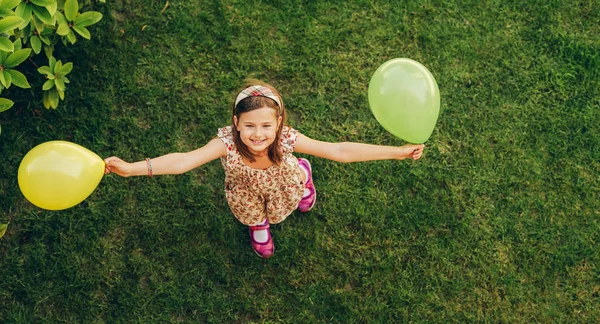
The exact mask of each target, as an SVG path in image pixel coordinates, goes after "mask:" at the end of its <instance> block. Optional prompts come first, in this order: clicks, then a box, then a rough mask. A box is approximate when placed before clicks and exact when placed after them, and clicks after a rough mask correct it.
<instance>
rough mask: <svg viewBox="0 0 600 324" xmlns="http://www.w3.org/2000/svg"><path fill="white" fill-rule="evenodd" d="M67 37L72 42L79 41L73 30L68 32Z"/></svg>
mask: <svg viewBox="0 0 600 324" xmlns="http://www.w3.org/2000/svg"><path fill="white" fill-rule="evenodd" d="M67 39H68V40H69V42H71V44H75V42H76V41H77V37H75V34H74V33H73V31H72V30H71V31H69V33H68V34H67Z"/></svg>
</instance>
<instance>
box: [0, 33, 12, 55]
mask: <svg viewBox="0 0 600 324" xmlns="http://www.w3.org/2000/svg"><path fill="white" fill-rule="evenodd" d="M0 50H3V51H5V52H12V51H14V50H15V45H14V44H13V42H11V41H10V39H8V38H6V37H1V36H0Z"/></svg>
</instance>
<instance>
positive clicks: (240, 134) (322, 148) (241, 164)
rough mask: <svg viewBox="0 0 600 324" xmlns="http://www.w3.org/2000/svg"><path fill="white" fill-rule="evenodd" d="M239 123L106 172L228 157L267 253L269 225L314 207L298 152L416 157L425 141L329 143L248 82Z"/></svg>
mask: <svg viewBox="0 0 600 324" xmlns="http://www.w3.org/2000/svg"><path fill="white" fill-rule="evenodd" d="M232 122H233V124H232V125H231V126H227V127H224V128H220V129H218V132H217V137H215V138H214V139H212V140H211V141H209V142H208V143H207V144H206V145H205V146H203V147H201V148H199V149H196V150H194V151H190V152H187V153H171V154H167V155H163V156H160V157H157V158H153V159H150V158H147V159H146V160H145V161H139V162H135V163H127V162H125V161H123V160H121V159H119V158H118V157H114V156H113V157H109V158H107V159H106V160H105V162H106V169H105V173H106V174H109V173H111V172H112V173H116V174H118V175H120V176H123V177H129V176H139V175H146V174H147V175H148V176H149V177H152V176H153V175H159V174H181V173H184V172H187V171H189V170H192V169H194V168H197V167H199V166H201V165H203V164H205V163H207V162H210V161H212V160H215V159H217V158H220V159H221V164H222V165H223V168H224V170H225V197H226V198H227V203H228V204H229V207H230V208H231V211H232V212H233V215H234V216H235V217H236V218H237V219H238V220H239V221H240V222H241V223H243V224H245V225H248V226H249V229H250V241H251V244H252V248H253V249H254V251H255V252H256V254H258V255H259V256H260V257H262V258H268V257H270V256H271V255H273V252H274V251H275V245H274V243H273V238H272V237H271V233H270V231H269V224H277V223H280V222H282V221H283V220H284V219H285V218H286V217H287V216H289V215H290V214H291V213H292V212H293V211H294V210H295V209H298V210H299V211H300V212H308V211H309V210H311V208H313V206H314V205H315V201H316V197H317V192H316V190H315V186H314V183H313V177H312V170H311V166H310V163H309V162H308V160H306V159H302V158H300V159H297V158H296V157H295V156H294V155H293V154H292V153H293V152H294V151H296V152H298V153H304V154H309V155H313V156H317V157H322V158H326V159H330V160H333V161H338V162H358V161H369V160H384V159H398V160H402V159H405V158H412V159H414V160H418V159H419V158H420V157H421V154H422V153H423V147H424V146H423V145H404V146H400V147H393V146H379V145H369V144H361V143H350V142H345V143H328V142H322V141H317V140H314V139H311V138H309V137H307V136H305V135H303V134H301V133H299V132H298V131H297V130H295V129H293V128H291V127H289V126H287V125H286V111H285V106H284V104H283V100H282V99H281V96H280V95H279V93H278V92H277V90H276V89H275V88H273V87H272V86H270V85H268V84H266V83H262V82H260V81H256V80H251V81H249V82H248V83H247V84H246V85H245V86H244V87H243V88H242V90H241V91H240V92H238V94H237V96H236V98H235V101H234V104H233V117H232Z"/></svg>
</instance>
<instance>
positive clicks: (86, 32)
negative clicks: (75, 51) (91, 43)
mask: <svg viewBox="0 0 600 324" xmlns="http://www.w3.org/2000/svg"><path fill="white" fill-rule="evenodd" d="M73 30H74V31H76V32H77V34H79V35H81V37H83V38H85V39H90V38H91V35H90V31H89V30H87V28H85V27H80V26H77V25H73Z"/></svg>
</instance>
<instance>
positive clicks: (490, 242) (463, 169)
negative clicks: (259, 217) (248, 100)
mask: <svg viewBox="0 0 600 324" xmlns="http://www.w3.org/2000/svg"><path fill="white" fill-rule="evenodd" d="M165 4H166V2H164V1H151V0H140V1H111V2H108V4H106V5H104V6H100V5H98V6H99V7H98V8H97V10H101V11H103V12H104V13H105V18H104V20H103V21H102V22H101V23H99V24H98V26H97V27H95V28H94V29H93V31H92V40H91V41H87V42H80V43H78V44H77V45H76V46H75V47H72V48H69V49H67V50H64V51H63V52H62V53H60V54H59V55H60V56H61V57H62V58H63V61H73V62H74V64H75V69H74V70H73V72H72V73H71V77H70V79H71V81H72V83H71V84H70V87H69V89H68V91H67V98H66V101H65V102H64V103H62V104H61V106H60V107H59V109H58V110H56V111H47V110H45V109H43V107H42V105H41V94H40V93H39V90H38V89H39V88H40V87H41V83H42V80H38V79H36V73H35V70H34V69H33V67H31V70H30V71H24V73H28V74H27V75H28V76H30V78H29V80H30V82H31V83H32V86H33V87H34V89H36V90H31V91H19V92H17V91H15V92H14V93H12V92H5V93H3V95H12V98H14V100H15V101H16V104H15V107H13V108H12V109H11V110H9V111H7V112H5V113H2V114H0V123H1V124H2V134H1V137H0V153H1V156H2V158H3V160H2V161H3V168H2V170H1V171H0V194H1V196H2V199H1V200H0V207H1V208H2V211H3V214H1V215H0V217H3V218H5V219H7V220H10V221H11V223H10V225H9V228H8V231H7V233H6V235H5V236H4V237H3V238H2V239H1V240H0V259H1V260H2V267H1V269H0V287H2V289H0V319H1V320H2V322H6V323H25V322H85V323H90V322H91V323H105V322H106V323H113V322H140V323H151V322H156V323H159V322H161V323H162V322H208V323H232V322H233V323H236V322H239V323H248V322H250V323H262V322H267V323H274V322H286V323H329V322H337V323H353V322H361V323H362V322H369V323H373V322H375V323H387V322H438V323H440V322H442V323H443V322H511V323H513V322H517V323H529V322H553V323H554V322H582V323H586V322H595V321H598V320H599V319H600V308H598V306H597V305H598V304H599V303H600V284H599V282H600V280H599V279H600V270H599V267H600V252H599V250H598V248H597V244H598V241H599V240H600V237H599V235H600V234H599V233H600V213H599V210H600V208H599V203H598V199H599V198H600V197H599V192H600V187H599V185H598V184H599V183H600V181H599V180H600V162H599V161H600V148H599V147H600V133H599V131H598V127H597V124H598V121H599V120H600V116H599V112H598V111H599V108H600V107H599V106H600V102H599V101H600V100H599V98H600V91H599V89H600V82H599V80H600V52H599V51H598V49H599V48H600V37H599V36H598V35H600V18H599V17H600V6H599V5H598V3H597V2H594V1H575V0H573V1H564V2H561V1H531V2H527V3H525V2H519V1H514V2H509V3H506V2H505V1H493V0H490V1H483V2H479V1H461V2H459V1H453V2H450V1H422V2H420V3H417V2H406V3H402V2H400V1H396V2H394V3H382V2H371V1H322V2H321V1H320V2H314V1H273V2H267V1H262V2H261V1H256V2H252V3H249V2H242V1H212V2H210V1H199V2H185V1H181V2H169V3H168V6H167V7H166V9H164V8H165ZM163 9H164V10H163ZM395 57H409V58H412V59H415V60H417V61H419V62H421V63H423V64H424V65H425V66H427V67H428V68H429V70H430V71H432V73H433V74H434V75H435V76H436V79H437V82H438V85H439V87H440V93H441V98H442V112H441V114H440V118H439V121H438V124H437V126H436V129H435V131H434V133H433V135H432V137H431V138H430V139H429V141H428V142H427V148H426V153H425V155H424V157H423V158H422V159H421V160H420V161H418V162H416V163H415V162H411V161H402V162H394V161H378V162H368V163H356V164H339V163H335V162H331V161H327V160H322V159H316V158H315V159H312V160H311V161H312V163H313V169H314V174H315V178H316V180H315V181H316V185H317V189H318V190H319V201H318V203H317V206H316V208H315V210H314V211H311V212H310V213H309V214H306V215H302V214H294V215H292V216H291V217H290V218H288V220H286V221H285V222H284V223H282V224H281V225H277V226H274V228H273V235H274V238H275V242H276V246H277V251H276V254H275V256H274V257H273V258H271V259H269V260H266V261H264V260H261V259H259V258H258V257H256V255H255V254H254V253H253V252H252V250H251V248H250V246H249V242H248V240H249V238H248V237H247V236H248V234H247V229H246V228H245V227H244V226H242V225H240V224H239V223H238V222H237V221H236V220H235V219H234V218H233V216H232V215H231V213H230V211H229V210H228V207H227V204H226V202H225V200H224V194H223V187H222V183H223V180H224V176H223V171H222V169H221V166H220V164H219V162H218V161H214V162H212V163H210V164H208V165H206V166H204V167H202V168H200V169H197V170H194V171H191V172H189V173H187V174H185V175H180V176H162V177H157V178H153V179H151V180H150V179H147V178H143V177H140V178H127V179H123V178H118V177H116V176H108V177H105V178H104V179H103V181H102V182H101V183H100V185H99V186H98V188H97V189H96V190H95V191H94V193H93V194H92V196H90V197H89V198H88V199H86V200H85V201H84V202H83V203H81V204H80V205H78V206H76V207H74V208H71V209H67V210H64V211H54V212H51V211H44V210H41V209H38V208H36V207H34V206H32V205H31V204H30V203H28V202H27V201H26V200H25V199H24V197H23V196H22V194H21V193H20V191H19V189H18V185H17V179H16V174H17V170H18V166H19V163H20V161H21V159H22V158H23V156H24V155H25V154H26V153H27V152H28V151H29V149H31V148H32V147H33V146H35V145H37V144H39V143H42V142H45V141H49V140H55V139H63V140H69V141H73V142H76V143H78V144H81V145H83V146H85V147H87V148H89V149H91V150H92V151H95V152H96V153H98V154H99V155H101V156H103V157H105V156H109V155H117V156H120V157H122V158H124V159H126V160H140V159H143V158H144V157H146V156H156V155H160V154H164V153H168V152H173V151H186V150H191V149H194V148H197V147H199V146H201V145H203V144H204V143H206V142H207V141H208V140H209V139H210V138H212V137H213V136H214V135H215V133H216V129H217V128H218V127H222V126H223V125H226V124H227V123H229V120H230V116H229V109H230V105H231V100H232V96H233V91H235V89H237V88H238V87H239V86H240V85H241V83H242V81H243V79H244V78H247V77H254V78H259V79H263V80H265V81H268V82H270V83H272V84H274V85H275V86H276V87H277V88H278V89H279V90H280V92H282V94H283V96H284V100H285V102H286V105H287V106H288V110H289V111H290V112H291V117H290V124H291V125H292V126H294V127H296V128H298V129H299V130H300V131H302V132H303V133H305V134H307V135H308V136H311V137H314V138H318V139H322V140H330V141H346V140H350V141H359V142H369V143H376V144H387V145H401V144H403V142H402V140H400V139H397V138H394V137H393V136H392V135H391V134H389V133H387V132H386V131H385V130H384V129H383V128H382V127H380V126H379V125H378V124H377V122H376V120H375V118H374V117H373V116H372V114H371V113H370V111H369V108H368V100H367V87H368V82H369V79H370V77H371V75H372V73H373V72H374V71H375V70H376V68H377V67H378V66H379V65H380V64H382V63H383V62H385V61H386V60H388V59H391V58H395ZM2 215H3V216H2Z"/></svg>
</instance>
